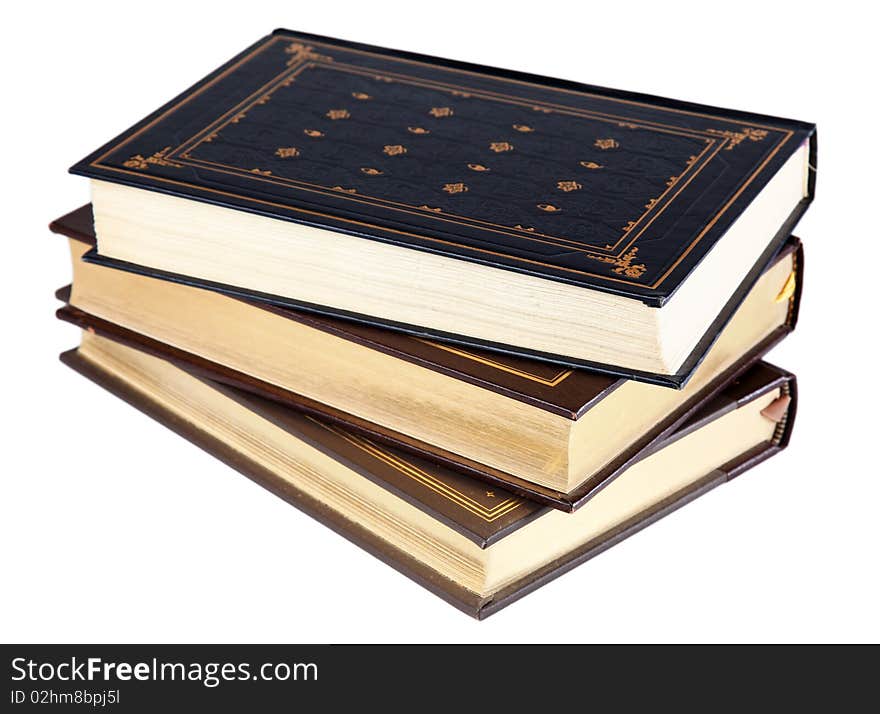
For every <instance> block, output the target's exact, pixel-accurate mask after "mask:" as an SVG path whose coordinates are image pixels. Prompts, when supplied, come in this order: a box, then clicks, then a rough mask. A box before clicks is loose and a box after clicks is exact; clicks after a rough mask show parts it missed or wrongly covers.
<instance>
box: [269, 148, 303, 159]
mask: <svg viewBox="0 0 880 714" xmlns="http://www.w3.org/2000/svg"><path fill="white" fill-rule="evenodd" d="M275 156H278V157H279V158H282V159H292V158H294V157H295V156H299V149H297V148H296V147H295V146H279V147H278V148H277V149H275Z"/></svg>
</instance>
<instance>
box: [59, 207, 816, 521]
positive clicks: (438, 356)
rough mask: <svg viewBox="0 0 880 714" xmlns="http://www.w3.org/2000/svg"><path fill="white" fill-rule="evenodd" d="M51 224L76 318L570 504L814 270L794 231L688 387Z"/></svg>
mask: <svg viewBox="0 0 880 714" xmlns="http://www.w3.org/2000/svg"><path fill="white" fill-rule="evenodd" d="M52 230H54V231H56V232H59V233H61V234H62V235H66V236H67V237H68V238H69V239H70V246H71V250H72V257H73V266H74V281H73V288H72V291H70V292H68V293H66V294H65V295H63V299H65V300H66V301H68V300H69V301H70V303H71V306H69V307H66V308H63V309H62V310H60V311H59V317H61V318H62V319H65V320H68V321H70V322H73V323H75V324H77V325H79V326H80V327H82V328H84V329H89V330H93V331H95V332H98V333H99V334H101V335H104V336H107V337H110V338H112V339H114V340H117V341H122V342H125V343H127V344H130V345H134V346H136V347H138V348H139V349H142V350H146V351H149V352H151V353H153V354H156V355H158V356H161V357H163V358H165V359H168V360H171V361H173V362H175V363H178V364H180V365H183V366H184V367H186V368H187V369H190V370H196V371H198V372H199V373H201V374H203V375H206V376H208V377H210V378H212V379H214V380H218V381H222V382H225V383H227V384H230V385H232V386H237V387H241V388H244V389H246V390H250V391H252V392H255V393H257V394H260V395H262V396H264V397H267V398H270V399H274V400H276V401H280V402H282V403H284V404H287V405H288V406H293V407H294V408H296V409H299V410H304V411H307V412H309V413H312V414H315V415H320V416H322V417H323V418H329V419H333V420H335V421H337V422H340V423H342V424H344V425H345V426H346V428H348V429H355V430H358V431H360V432H361V433H364V434H367V435H369V437H370V438H374V439H379V440H382V441H384V442H385V443H390V444H392V445H394V446H396V447H398V448H403V449H407V450H409V451H411V452H414V453H417V454H420V455H421V456H423V457H427V458H430V459H433V460H435V461H439V462H442V463H445V464H446V465H448V466H450V467H453V468H455V469H458V470H460V471H464V472H465V473H469V474H471V475H473V476H476V477H478V478H481V479H483V480H486V481H488V482H490V483H491V484H492V485H496V486H501V487H503V488H506V489H508V490H513V491H515V492H517V493H520V494H525V495H527V496H528V497H530V498H533V499H536V500H540V501H542V502H544V503H548V504H552V505H554V506H555V507H557V508H560V509H564V510H571V509H574V508H577V507H578V506H580V505H582V504H583V503H585V502H586V501H587V499H589V498H590V497H591V496H593V495H594V494H595V493H597V492H598V490H599V489H601V488H602V487H603V486H604V485H606V484H607V483H609V482H610V480H611V479H612V478H613V477H614V475H615V474H617V473H620V472H621V471H622V470H623V469H624V468H625V467H626V466H627V464H628V463H630V462H631V461H632V460H633V459H635V458H636V457H637V455H638V454H639V452H641V451H642V450H644V449H645V448H646V447H647V446H648V445H650V444H651V443H652V442H654V441H656V440H658V439H659V438H661V437H662V436H663V435H664V434H666V433H669V432H670V431H671V430H673V429H674V428H675V426H676V425H677V424H679V423H681V421H682V420H683V419H685V418H686V417H687V415H688V414H689V413H691V412H692V411H693V409H695V408H696V405H698V404H699V403H700V402H701V401H703V400H705V399H706V397H707V396H708V395H710V394H713V393H715V392H717V391H718V390H719V389H721V388H722V387H723V386H724V385H725V384H726V383H727V382H729V381H730V379H731V378H732V377H733V376H734V375H736V374H737V373H739V372H741V371H742V370H743V369H744V368H745V367H746V366H748V365H749V364H751V363H752V362H754V361H756V360H757V359H759V357H760V355H761V354H763V353H764V352H765V351H766V350H767V349H769V347H770V346H772V345H773V344H774V343H775V342H776V341H778V340H779V339H781V338H782V337H783V336H784V335H786V334H787V333H788V332H789V331H790V330H791V329H792V328H793V327H794V324H795V320H796V318H797V307H798V302H799V295H800V287H801V284H802V276H803V256H802V252H801V248H800V244H799V243H798V242H797V240H796V239H792V240H791V241H790V243H789V244H788V245H787V247H786V248H785V249H784V250H783V251H782V252H781V253H780V254H779V255H777V256H776V257H775V258H774V259H773V261H771V264H770V265H769V266H767V268H766V270H765V272H764V274H763V275H762V277H761V278H760V279H759V281H758V282H757V283H756V284H755V286H754V287H753V289H752V291H751V292H750V293H749V295H748V296H747V297H746V298H745V300H744V301H743V303H742V304H741V306H740V308H739V309H738V311H737V313H736V314H735V315H734V317H733V318H732V319H731V321H730V322H729V324H728V325H727V327H726V328H725V329H724V330H723V331H722V334H721V335H720V337H719V338H718V340H717V342H716V344H715V346H714V347H713V348H712V349H711V350H710V352H709V354H708V355H707V357H706V359H705V360H704V362H703V364H702V365H701V366H700V367H699V369H698V370H697V372H696V374H695V375H694V377H693V379H692V380H691V382H690V383H689V384H688V385H687V387H685V388H684V389H683V390H678V391H676V390H669V389H665V388H662V387H659V386H655V385H649V384H644V383H640V382H635V381H628V380H622V379H614V378H611V377H607V376H603V375H597V374H594V373H590V372H587V371H584V370H580V369H570V368H558V367H553V366H551V365H549V364H546V363H543V362H538V361H533V360H525V359H520V358H515V357H511V356H508V355H501V354H494V353H489V352H485V351H479V350H472V349H465V348H462V347H459V346H452V345H448V344H442V343H436V342H433V341H428V340H424V339H420V338H415V337H412V336H408V335H404V334H395V333H393V332H389V331H387V330H380V329H377V328H374V327H370V326H365V325H360V324H357V323H352V322H347V321H342V320H336V319H333V318H329V317H324V316H318V315H310V314H308V313H304V312H301V311H294V310H290V309H284V308H276V307H272V306H269V305H267V304H265V303H248V302H245V301H243V300H238V299H233V298H230V297H227V296H224V295H221V294H217V293H214V292H211V291H204V290H199V289H196V288H193V287H188V286H182V285H179V284H175V283H171V282H167V281H163V280H157V279H154V278H148V277H143V276H139V275H136V274H132V273H128V272H122V271H116V270H112V269H109V268H106V267H102V266H96V265H93V264H90V263H85V262H82V261H81V260H80V256H81V255H82V254H83V253H84V252H85V251H87V250H88V249H89V247H90V246H91V245H92V244H93V243H94V234H93V232H92V220H91V212H90V209H89V207H88V206H85V207H83V208H81V209H78V210H77V211H74V212H72V213H70V214H68V215H67V216H64V217H63V218H61V219H59V220H57V221H55V222H53V224H52ZM475 437H476V438H475Z"/></svg>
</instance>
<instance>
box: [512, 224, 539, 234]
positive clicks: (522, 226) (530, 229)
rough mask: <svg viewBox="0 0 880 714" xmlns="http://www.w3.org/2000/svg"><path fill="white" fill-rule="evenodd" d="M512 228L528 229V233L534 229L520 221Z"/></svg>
mask: <svg viewBox="0 0 880 714" xmlns="http://www.w3.org/2000/svg"><path fill="white" fill-rule="evenodd" d="M514 228H516V229H518V230H521V231H529V233H534V231H535V229H534V228H533V227H532V226H524V225H522V224H521V223H517V224H516V225H515V226H514Z"/></svg>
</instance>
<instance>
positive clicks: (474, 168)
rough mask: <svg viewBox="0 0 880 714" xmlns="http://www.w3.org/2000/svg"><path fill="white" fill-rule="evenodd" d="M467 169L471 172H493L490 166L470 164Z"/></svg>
mask: <svg viewBox="0 0 880 714" xmlns="http://www.w3.org/2000/svg"><path fill="white" fill-rule="evenodd" d="M467 167H468V168H469V169H470V170H471V171H491V169H490V168H489V167H488V166H483V164H468V165H467Z"/></svg>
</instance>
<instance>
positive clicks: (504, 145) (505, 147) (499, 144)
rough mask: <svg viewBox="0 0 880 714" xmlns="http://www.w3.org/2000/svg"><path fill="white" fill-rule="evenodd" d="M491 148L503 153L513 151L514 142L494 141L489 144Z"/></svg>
mask: <svg viewBox="0 0 880 714" xmlns="http://www.w3.org/2000/svg"><path fill="white" fill-rule="evenodd" d="M489 148H490V149H491V150H492V151H494V152H495V153H496V154H501V153H503V152H505V151H513V144H510V143H508V142H506V141H493V142H492V143H491V144H489Z"/></svg>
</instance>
